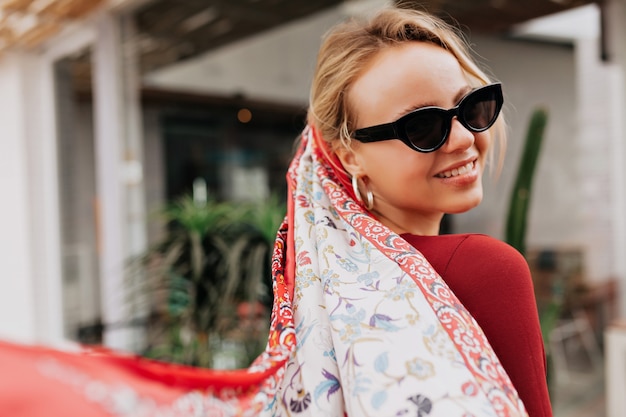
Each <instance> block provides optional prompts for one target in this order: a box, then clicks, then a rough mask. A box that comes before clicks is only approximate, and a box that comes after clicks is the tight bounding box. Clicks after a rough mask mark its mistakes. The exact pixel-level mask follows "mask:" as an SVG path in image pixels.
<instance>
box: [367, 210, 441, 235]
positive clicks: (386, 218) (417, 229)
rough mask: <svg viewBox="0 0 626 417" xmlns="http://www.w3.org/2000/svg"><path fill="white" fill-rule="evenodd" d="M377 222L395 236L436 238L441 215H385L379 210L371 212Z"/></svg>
mask: <svg viewBox="0 0 626 417" xmlns="http://www.w3.org/2000/svg"><path fill="white" fill-rule="evenodd" d="M372 212H373V213H374V214H375V215H376V217H377V218H378V220H379V221H380V222H381V223H382V224H384V225H385V226H387V227H388V228H390V229H391V230H393V231H394V232H395V233H397V234H399V235H400V234H403V233H410V234H412V235H418V236H437V235H438V234H439V228H440V226H441V219H442V218H443V214H433V215H430V216H428V215H426V216H425V215H421V214H417V213H410V214H408V215H407V214H405V213H402V212H400V213H394V214H395V215H389V213H387V214H385V213H382V212H381V211H379V210H372Z"/></svg>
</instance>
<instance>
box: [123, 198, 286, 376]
mask: <svg viewBox="0 0 626 417" xmlns="http://www.w3.org/2000/svg"><path fill="white" fill-rule="evenodd" d="M284 213H285V211H284V207H283V206H281V205H280V204H278V199H277V198H276V197H272V198H271V199H269V200H268V201H267V202H262V203H247V204H242V203H234V202H219V201H217V200H215V199H209V200H208V201H206V202H204V203H198V202H196V201H194V200H193V198H191V197H190V196H185V197H183V198H181V199H179V200H177V201H176V202H174V203H172V204H170V205H168V206H167V207H166V208H165V209H164V210H163V211H162V212H161V213H160V214H161V215H162V219H163V220H164V222H166V224H167V225H168V230H167V233H166V235H165V237H164V239H163V240H162V241H160V242H159V243H158V244H157V245H155V246H154V247H152V248H150V249H149V250H148V251H147V252H146V253H145V254H144V255H142V256H141V257H138V258H136V259H133V260H131V262H130V263H129V275H130V276H132V277H133V278H134V279H133V281H134V282H135V283H136V285H135V286H134V288H135V291H133V292H132V293H133V294H135V297H134V302H137V301H138V300H140V301H141V300H143V301H145V302H147V305H148V307H147V309H148V310H149V316H150V320H149V322H148V326H147V339H148V346H147V348H146V349H145V351H144V352H143V354H144V355H145V356H148V357H151V358H157V359H161V360H165V361H169V362H176V363H182V364H188V365H194V366H201V367H214V366H216V363H215V358H216V356H215V355H216V354H217V353H219V350H220V345H221V344H222V343H223V342H225V341H228V343H230V344H231V345H232V344H233V343H235V344H236V345H237V347H238V348H239V350H240V351H241V352H243V353H241V355H243V356H244V357H241V358H237V360H236V361H235V364H234V365H230V366H246V365H247V363H248V362H249V361H250V360H252V359H254V357H255V356H256V355H257V354H258V353H259V352H260V351H261V350H262V348H263V344H264V336H266V335H264V334H263V330H264V328H265V326H266V324H267V323H268V322H269V320H267V318H266V317H258V316H257V315H258V314H265V313H266V312H267V309H266V308H265V309H264V308H262V306H263V303H264V304H265V305H268V304H269V303H270V302H271V295H270V294H269V293H270V291H271V287H270V286H269V285H268V282H269V276H270V271H269V268H270V259H269V258H270V256H269V254H270V252H271V248H272V247H273V237H272V238H271V239H270V238H269V236H270V230H271V229H272V228H273V229H274V231H273V234H275V233H276V230H277V229H278V226H279V220H277V219H279V218H280V220H282V217H283V216H284ZM244 307H245V308H244ZM244 310H245V311H244Z"/></svg>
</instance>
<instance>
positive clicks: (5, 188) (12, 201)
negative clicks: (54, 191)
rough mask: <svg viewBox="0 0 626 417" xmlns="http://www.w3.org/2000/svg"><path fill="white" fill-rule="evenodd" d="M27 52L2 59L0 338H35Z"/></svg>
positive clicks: (0, 78)
mask: <svg viewBox="0 0 626 417" xmlns="http://www.w3.org/2000/svg"><path fill="white" fill-rule="evenodd" d="M30 60H31V58H30V57H28V56H25V55H20V54H7V55H6V56H4V57H3V58H2V59H0V91H2V94H0V191H1V192H2V196H3V201H2V204H1V205H0V230H1V231H2V238H0V270H1V271H2V277H0V338H3V339H12V340H18V341H29V342H30V341H34V340H35V338H36V331H37V323H36V306H35V299H34V294H35V283H34V280H33V268H32V265H33V258H32V255H33V253H32V240H31V233H32V227H31V222H30V220H31V216H32V214H33V211H32V210H33V209H34V208H33V207H32V205H31V198H30V195H29V192H30V188H29V186H30V180H31V177H30V175H29V168H30V166H29V159H28V141H27V124H26V123H27V120H26V117H27V115H28V113H29V110H28V108H27V107H26V103H25V96H26V82H27V81H26V79H25V74H26V73H28V71H29V66H31V65H33V64H32V62H30Z"/></svg>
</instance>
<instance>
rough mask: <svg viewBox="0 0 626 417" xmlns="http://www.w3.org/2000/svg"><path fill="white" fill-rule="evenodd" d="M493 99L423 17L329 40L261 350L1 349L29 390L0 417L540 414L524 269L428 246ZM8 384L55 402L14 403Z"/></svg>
mask: <svg viewBox="0 0 626 417" xmlns="http://www.w3.org/2000/svg"><path fill="white" fill-rule="evenodd" d="M502 101H503V98H502V90H501V86H500V84H497V83H495V84H494V83H491V82H490V81H489V79H488V78H487V76H486V75H485V74H484V73H483V72H482V71H481V70H480V69H479V68H478V67H477V65H476V64H475V63H474V62H473V61H472V60H471V59H470V57H469V54H468V52H467V51H466V49H465V46H464V43H463V42H462V39H461V38H460V37H459V36H458V35H457V33H456V32H455V31H454V30H453V29H452V28H450V27H449V26H447V25H446V24H444V23H443V22H441V21H439V20H438V19H435V18H434V17H432V16H430V15H428V14H426V13H422V12H417V11H410V10H401V9H393V8H392V9H386V10H383V11H381V12H380V13H378V14H377V15H376V16H374V17H373V18H372V19H371V20H369V21H357V20H353V21H349V22H346V23H343V24H341V25H339V26H337V27H336V28H335V29H333V30H332V31H331V32H330V33H329V34H328V35H327V37H326V38H325V39H324V42H323V45H322V47H321V50H320V53H319V57H318V65H317V69H316V73H315V76H314V80H313V86H312V92H311V103H310V110H309V117H308V126H307V128H306V129H305V130H304V132H303V134H302V138H301V141H300V146H299V149H298V152H297V154H296V156H295V157H294V160H293V162H292V164H291V167H290V170H289V173H288V176H287V179H288V183H289V198H288V215H287V218H286V221H285V223H284V224H283V226H282V227H281V230H280V231H279V234H278V238H277V242H276V248H275V252H274V262H273V265H274V268H273V270H274V272H273V273H274V294H275V300H274V307H273V316H272V326H271V331H270V337H269V342H268V347H267V350H266V352H265V353H264V354H262V355H261V356H260V357H259V358H258V359H257V361H255V363H254V364H253V365H252V366H251V367H250V368H249V369H247V370H242V371H236V372H216V371H215V372H213V371H206V370H197V369H191V368H185V367H177V366H171V365H163V364H158V363H153V362H146V361H138V360H137V359H135V358H124V357H120V356H118V355H114V354H111V353H106V354H102V353H99V354H98V355H96V356H95V357H94V356H93V355H92V356H90V355H85V354H82V355H76V354H70V353H67V354H65V353H61V352H52V351H43V352H42V351H41V350H38V349H31V350H28V349H25V348H23V347H14V346H9V345H7V346H0V366H1V367H2V369H4V370H5V372H7V374H13V375H28V377H24V378H22V379H20V378H11V381H10V382H11V387H13V388H12V390H13V391H12V392H13V394H12V395H10V396H9V395H5V396H4V397H1V396H0V410H2V409H3V408H2V406H3V405H4V409H5V410H6V409H7V407H6V405H7V404H9V406H10V405H15V404H19V405H20V407H21V408H19V409H20V410H22V411H24V410H27V411H24V412H26V413H27V414H22V415H29V416H37V415H46V412H47V411H49V410H50V409H55V410H56V412H57V414H62V413H61V411H62V410H64V412H65V414H67V415H71V414H72V412H74V414H76V415H79V414H80V415H83V416H87V415H94V416H95V415H104V414H97V413H96V411H97V410H101V411H102V410H104V411H107V412H109V413H112V414H113V415H138V416H142V415H146V416H147V415H168V416H169V415H171V416H183V415H204V414H202V413H208V412H217V411H218V410H219V411H220V412H221V413H222V414H221V415H259V414H262V415H292V416H296V415H311V416H318V415H319V416H322V415H323V416H345V415H348V416H374V415H384V416H392V415H393V416H402V415H417V416H445V417H449V416H526V415H530V416H532V417H535V416H550V415H551V410H550V403H549V399H548V393H547V389H546V380H545V366H544V355H543V345H542V341H541V334H540V331H539V325H538V319H537V311H536V308H535V304H534V298H533V289H532V283H531V280H530V275H529V271H528V268H527V266H526V264H525V262H524V259H523V258H522V257H521V256H520V255H519V253H517V252H516V251H515V250H513V249H512V248H511V247H509V246H507V245H505V244H504V243H501V242H499V241H496V240H494V239H491V238H489V237H487V236H482V235H448V236H438V230H439V226H440V223H441V219H442V217H443V215H444V213H461V212H465V211H467V210H470V209H472V208H473V207H475V206H476V205H477V204H479V203H480V201H481V198H482V185H481V177H482V173H483V171H484V169H485V166H486V165H487V163H488V162H489V161H490V159H491V154H492V153H493V148H494V146H493V145H494V144H493V142H494V141H495V137H496V136H497V135H496V134H495V132H496V131H498V132H499V133H502V130H503V123H504V122H503V120H502V118H501V117H499V113H500V109H501V107H502ZM500 137H501V138H502V136H500ZM42 356H45V357H46V358H47V359H46V361H45V362H40V361H39V362H38V360H39V359H40V357H42ZM38 358H39V359H38ZM51 358H52V359H53V360H52V359H51ZM37 364H39V365H37ZM31 368H32V369H31ZM120 381H124V392H123V394H124V395H122V393H120V392H118V391H116V390H115V389H116V387H119V384H120ZM16 384H17V385H18V386H19V384H23V385H24V387H25V389H24V390H25V391H28V390H27V388H30V392H31V393H32V391H38V392H44V391H45V392H52V390H54V393H55V394H54V395H48V396H47V398H46V400H45V401H44V402H43V403H42V402H38V403H36V402H32V401H30V402H29V398H24V399H23V401H22V400H20V399H19V398H18V397H16V394H15V393H16V392H18V391H20V390H19V389H15V388H14V387H15V386H16ZM5 385H6V386H8V384H5ZM90 385H91V386H92V388H90V389H88V388H87V387H89V386H90ZM0 388H1V387H0ZM70 391H71V392H70ZM0 392H2V390H0ZM20 392H21V391H20ZM70 398H72V400H71V401H70V400H69V399H70ZM122 400H125V401H122ZM131 400H132V401H131ZM81 401H82V402H81ZM68 404H70V405H69V406H68ZM72 406H73V407H74V408H71V407H72ZM79 406H80V407H82V408H80V407H79ZM28 407H31V408H30V409H29V408H28ZM37 407H38V408H37ZM68 407H70V408H68ZM88 408H89V410H91V414H89V413H88V412H87V409H88ZM15 409H16V408H13V410H15ZM94 410H96V411H94ZM111 410H113V411H111ZM138 410H140V411H141V412H139V411H138ZM104 411H103V412H104ZM77 413H78V414H77ZM116 413H117V414H116ZM65 414H64V415H65ZM12 415H16V414H15V413H13V414H12ZM216 415H219V414H216Z"/></svg>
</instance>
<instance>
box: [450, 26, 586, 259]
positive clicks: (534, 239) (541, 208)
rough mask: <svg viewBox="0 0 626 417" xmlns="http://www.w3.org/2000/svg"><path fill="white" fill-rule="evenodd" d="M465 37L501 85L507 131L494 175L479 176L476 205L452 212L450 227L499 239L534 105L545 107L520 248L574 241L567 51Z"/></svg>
mask: <svg viewBox="0 0 626 417" xmlns="http://www.w3.org/2000/svg"><path fill="white" fill-rule="evenodd" d="M472 42H473V43H474V44H475V50H476V52H477V53H478V55H480V56H481V57H482V61H483V62H484V63H485V64H486V65H487V66H488V67H489V68H490V69H491V72H492V73H493V74H494V76H495V78H496V79H498V80H500V81H502V83H503V88H504V94H505V103H506V104H505V107H504V115H505V117H506V120H507V123H508V125H509V129H508V133H509V137H508V143H507V153H506V158H505V162H504V168H503V171H502V173H501V175H500V176H499V177H496V176H495V175H494V176H492V177H489V176H486V178H485V198H484V201H483V204H482V205H481V206H479V207H478V208H477V209H475V210H473V211H472V212H469V213H467V214H464V215H460V216H457V218H455V224H456V225H457V226H458V230H459V231H473V232H483V233H488V234H491V235H493V236H496V237H498V238H503V237H504V226H505V221H506V213H507V210H508V205H509V198H510V192H511V191H510V190H511V187H512V182H513V180H514V176H515V175H516V173H517V168H518V165H519V159H520V157H521V152H522V147H523V142H524V140H525V136H526V131H527V127H528V123H529V121H530V117H531V113H532V111H533V110H534V109H535V108H537V107H540V106H541V107H545V108H546V109H547V110H548V112H549V119H548V125H547V128H546V132H545V139H544V142H543V147H542V150H541V154H540V156H539V161H538V164H537V172H536V174H535V181H534V184H533V185H534V188H533V190H532V195H531V208H530V214H529V217H530V218H529V227H528V236H527V237H528V246H529V247H533V246H534V247H550V246H555V245H556V246H563V245H567V246H575V245H578V244H580V243H581V242H582V241H583V238H582V236H581V234H580V229H579V228H578V227H577V225H578V224H579V223H580V210H579V204H578V203H579V201H580V196H579V195H578V189H579V187H578V186H577V181H578V179H579V176H580V172H579V167H578V165H577V163H576V161H577V158H578V148H577V146H576V128H577V124H576V100H577V96H576V68H575V59H574V49H573V48H572V47H569V48H568V47H565V46H562V45H555V44H549V43H537V42H528V41H520V40H501V39H494V38H488V37H473V38H472Z"/></svg>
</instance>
